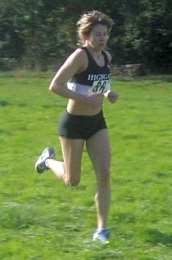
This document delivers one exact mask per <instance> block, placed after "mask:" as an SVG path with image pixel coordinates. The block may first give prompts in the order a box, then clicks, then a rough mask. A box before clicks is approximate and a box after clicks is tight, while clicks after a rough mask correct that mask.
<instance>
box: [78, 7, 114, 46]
mask: <svg viewBox="0 0 172 260" xmlns="http://www.w3.org/2000/svg"><path fill="white" fill-rule="evenodd" d="M97 24H102V25H105V26H106V27H107V29H108V33H110V31H111V29H112V26H113V20H112V19H111V18H110V17H108V16H107V15H106V14H104V13H102V12H100V11H95V10H94V11H91V12H87V13H85V14H83V15H82V16H81V18H80V19H79V21H78V22H77V33H78V38H79V43H78V45H83V44H84V38H85V36H89V34H90V32H91V30H92V28H93V27H94V26H95V25H97Z"/></svg>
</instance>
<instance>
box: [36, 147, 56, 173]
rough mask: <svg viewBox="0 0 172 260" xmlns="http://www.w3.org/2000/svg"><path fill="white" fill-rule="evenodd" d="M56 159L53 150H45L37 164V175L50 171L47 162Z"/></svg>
mask: <svg viewBox="0 0 172 260" xmlns="http://www.w3.org/2000/svg"><path fill="white" fill-rule="evenodd" d="M54 158H55V151H54V149H53V148H49V147H47V148H45V150H44V151H43V152H42V154H41V155H40V156H39V157H38V159H37V161H36V163H35V170H36V171H37V173H43V172H44V171H46V170H48V168H47V166H46V164H45V161H46V160H47V159H54Z"/></svg>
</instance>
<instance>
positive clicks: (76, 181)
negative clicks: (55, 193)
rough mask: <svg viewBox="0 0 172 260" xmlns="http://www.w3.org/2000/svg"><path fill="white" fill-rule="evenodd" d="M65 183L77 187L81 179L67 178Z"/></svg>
mask: <svg viewBox="0 0 172 260" xmlns="http://www.w3.org/2000/svg"><path fill="white" fill-rule="evenodd" d="M65 183H66V184H67V185H68V186H71V187H77V186H78V185H79V183H80V179H76V178H66V179H65Z"/></svg>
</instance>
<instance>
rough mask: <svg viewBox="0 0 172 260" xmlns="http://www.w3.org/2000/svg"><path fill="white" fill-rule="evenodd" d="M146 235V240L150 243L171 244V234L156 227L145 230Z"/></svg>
mask: <svg viewBox="0 0 172 260" xmlns="http://www.w3.org/2000/svg"><path fill="white" fill-rule="evenodd" d="M146 235H148V236H149V238H148V239H147V242H149V243H151V244H152V245H154V246H155V245H158V244H162V245H164V246H169V247H171V246H172V234H166V233H163V232H161V231H159V230H157V229H150V230H147V231H146Z"/></svg>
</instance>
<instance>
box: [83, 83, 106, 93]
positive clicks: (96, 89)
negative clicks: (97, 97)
mask: <svg viewBox="0 0 172 260" xmlns="http://www.w3.org/2000/svg"><path fill="white" fill-rule="evenodd" d="M109 89H110V82H109V80H103V81H94V82H93V85H92V86H91V87H90V88H89V91H88V92H89V93H105V92H106V91H108V90H109Z"/></svg>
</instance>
